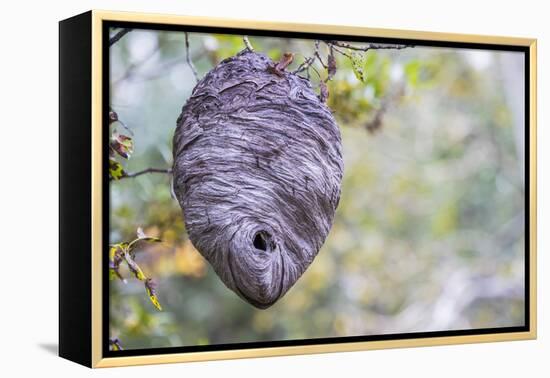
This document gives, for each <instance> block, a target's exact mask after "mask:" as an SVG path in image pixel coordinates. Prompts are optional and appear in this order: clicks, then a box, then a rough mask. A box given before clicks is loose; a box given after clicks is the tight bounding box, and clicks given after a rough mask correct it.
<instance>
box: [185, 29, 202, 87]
mask: <svg viewBox="0 0 550 378" xmlns="http://www.w3.org/2000/svg"><path fill="white" fill-rule="evenodd" d="M185 60H187V65H189V68H190V69H191V71H192V72H193V76H195V80H196V81H197V83H198V82H199V80H200V78H199V74H198V73H197V69H196V68H195V66H194V65H193V62H192V61H191V58H190V56H189V34H188V33H187V32H185Z"/></svg>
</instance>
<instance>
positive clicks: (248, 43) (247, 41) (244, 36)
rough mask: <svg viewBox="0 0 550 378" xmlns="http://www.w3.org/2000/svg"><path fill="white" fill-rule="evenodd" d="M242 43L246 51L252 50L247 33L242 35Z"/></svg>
mask: <svg viewBox="0 0 550 378" xmlns="http://www.w3.org/2000/svg"><path fill="white" fill-rule="evenodd" d="M243 43H244V45H245V47H246V49H247V50H248V51H250V52H254V47H252V44H251V43H250V40H249V39H248V36H247V35H243Z"/></svg>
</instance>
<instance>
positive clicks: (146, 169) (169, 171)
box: [119, 168, 172, 180]
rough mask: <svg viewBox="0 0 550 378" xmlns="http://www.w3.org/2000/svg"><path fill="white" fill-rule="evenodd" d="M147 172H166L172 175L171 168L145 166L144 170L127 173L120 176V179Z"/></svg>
mask: <svg viewBox="0 0 550 378" xmlns="http://www.w3.org/2000/svg"><path fill="white" fill-rule="evenodd" d="M146 173H165V174H167V175H171V174H172V169H171V168H145V169H144V170H141V171H138V172H133V173H126V174H125V175H124V176H122V177H121V178H119V180H122V179H124V178H133V177H137V176H141V175H144V174H146Z"/></svg>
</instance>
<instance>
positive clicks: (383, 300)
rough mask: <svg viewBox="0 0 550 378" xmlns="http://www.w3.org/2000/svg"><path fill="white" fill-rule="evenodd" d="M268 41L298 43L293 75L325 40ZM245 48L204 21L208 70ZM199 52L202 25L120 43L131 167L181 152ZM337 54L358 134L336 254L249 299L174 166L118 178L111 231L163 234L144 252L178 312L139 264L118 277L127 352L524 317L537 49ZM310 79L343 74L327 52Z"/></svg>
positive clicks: (115, 237)
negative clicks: (214, 262) (175, 148)
mask: <svg viewBox="0 0 550 378" xmlns="http://www.w3.org/2000/svg"><path fill="white" fill-rule="evenodd" d="M112 33H113V34H114V33H116V30H113V31H112ZM250 42H251V43H252V45H253V46H254V48H255V50H256V51H258V52H263V53H265V54H267V55H269V56H270V57H271V58H272V59H274V60H277V59H279V58H280V57H281V55H282V54H283V53H285V52H292V53H294V54H295V55H294V56H295V57H294V62H293V63H292V64H291V66H290V67H289V68H288V70H291V71H292V70H293V69H296V68H297V67H298V66H299V65H300V63H302V62H303V61H304V60H305V59H307V58H308V57H310V56H312V54H313V53H314V48H315V46H314V41H312V40H297V39H280V38H268V37H254V36H252V37H250ZM354 45H361V44H357V43H356V44H354ZM243 48H244V44H243V40H242V37H241V36H230V35H212V34H197V33H189V56H190V59H191V61H192V62H193V64H194V66H195V67H196V70H197V71H198V75H199V76H200V77H202V76H203V75H204V74H206V73H207V72H208V71H209V70H210V69H212V68H213V67H214V66H215V65H216V64H218V63H219V62H220V61H221V60H223V59H225V58H227V57H229V56H232V55H234V54H236V53H237V52H239V51H240V50H242V49H243ZM319 51H320V52H321V55H322V56H323V57H325V56H326V54H327V51H326V46H325V45H323V44H321V46H320V50H319ZM342 51H344V52H346V51H347V52H349V53H351V51H348V50H346V49H342ZM186 52H187V50H186V45H185V35H184V33H182V32H164V31H162V32H161V31H146V30H133V31H131V32H130V33H128V34H127V35H126V36H124V37H123V38H122V39H120V40H119V41H118V42H117V43H116V44H114V45H113V46H112V47H111V48H110V53H111V56H110V77H111V83H110V100H111V104H110V105H111V108H112V109H113V111H115V112H116V113H117V114H118V119H119V120H120V121H122V122H123V124H124V125H125V126H126V127H127V128H128V129H130V130H131V132H132V139H133V144H134V145H133V149H134V152H133V155H132V156H131V158H130V159H128V160H127V161H126V160H124V161H121V163H122V164H123V166H124V169H125V170H126V171H127V172H136V171H140V170H142V169H145V168H148V167H156V168H170V167H171V165H172V149H171V144H172V136H173V132H174V129H175V126H176V119H177V117H178V115H179V114H180V111H181V107H182V106H183V104H184V103H185V101H186V99H187V98H188V96H189V95H190V93H191V90H192V89H193V87H194V85H195V84H196V79H195V77H194V75H193V72H192V70H191V67H190V66H189V64H188V63H187V62H186V59H185V57H186ZM336 59H337V60H336V63H337V71H336V73H335V75H334V77H333V79H332V80H330V81H329V82H328V90H329V97H328V101H327V104H328V106H329V107H330V108H331V109H332V110H333V112H334V115H335V117H336V119H337V121H338V123H339V126H340V129H341V133H342V140H343V153H344V162H345V172H344V178H343V182H342V197H341V201H340V204H339V207H338V209H337V211H336V217H335V220H334V225H333V227H332V231H331V232H330V234H329V236H328V238H327V240H326V242H325V245H324V246H323V248H322V249H321V251H320V253H319V255H318V256H317V258H316V259H315V261H314V262H313V264H312V265H311V266H310V268H309V269H308V270H307V271H306V272H305V273H304V275H303V276H302V278H301V279H300V280H299V281H298V282H297V283H296V285H295V286H294V287H293V288H292V289H291V290H290V291H289V292H288V293H287V294H286V296H285V297H284V298H283V299H281V300H280V301H279V302H278V303H276V304H275V305H274V306H272V307H271V308H269V309H267V310H258V309H255V308H253V307H252V306H250V305H249V304H247V303H245V302H244V301H242V300H241V299H240V298H238V297H237V296H236V295H235V294H234V293H233V292H231V291H230V290H229V289H227V288H226V287H225V286H224V285H223V283H222V282H221V281H220V280H219V279H218V277H217V276H216V275H215V273H214V272H213V270H212V269H211V268H210V267H209V265H208V264H207V263H206V262H205V260H204V259H203V258H202V257H201V255H200V254H199V253H198V252H197V251H196V250H195V249H194V247H193V245H192V244H191V242H190V241H189V240H188V238H187V235H186V232H185V226H184V223H183V219H182V212H181V209H180V208H179V205H178V203H177V201H176V200H174V199H172V197H171V194H170V175H168V174H163V173H150V174H144V175H140V176H138V177H135V178H124V179H121V180H118V181H111V184H110V196H111V212H110V235H109V237H110V242H111V243H113V244H114V243H120V242H123V241H129V240H133V239H135V237H136V229H137V228H138V227H143V229H144V232H145V234H147V235H152V236H156V237H159V238H161V239H162V240H163V242H162V243H152V244H143V245H140V248H138V249H136V251H135V261H136V262H137V263H138V264H139V266H140V267H141V269H142V270H143V272H144V273H145V275H146V276H147V277H152V278H153V279H154V280H155V282H156V284H157V296H158V300H159V301H160V304H161V305H162V308H163V310H162V311H158V310H157V309H156V308H155V307H154V306H153V304H152V303H151V302H150V301H149V299H148V297H147V295H146V294H145V292H144V289H143V283H142V282H140V281H138V280H136V279H133V278H132V274H131V272H129V271H128V269H127V268H125V267H124V266H121V269H120V272H121V274H122V275H123V276H124V277H126V278H127V282H126V283H124V282H122V281H120V280H116V279H115V280H112V281H110V334H111V337H113V338H118V339H119V340H120V343H121V345H122V347H123V348H125V349H135V348H156V347H170V346H184V345H197V344H221V343H232V342H251V341H268V340H286V339H304V338H319V337H332V336H350V335H370V334H387V333H403V332H416V331H436V330H450V329H471V328H487V327H504V326H517V325H523V322H524V315H525V314H524V241H525V239H524V238H525V234H524V196H525V193H524V182H523V164H524V161H523V148H524V147H523V144H524V140H523V117H524V109H523V100H524V99H523V96H521V93H523V92H522V91H523V87H522V85H523V72H524V71H523V55H522V54H520V53H513V52H500V51H488V50H468V49H450V48H434V47H421V46H416V47H413V48H406V49H402V50H393V49H390V50H370V51H368V52H366V53H362V54H361V55H360V56H354V59H357V61H355V62H354V61H353V60H352V59H350V58H348V57H346V56H344V55H342V54H336ZM357 64H359V65H361V68H362V69H363V77H360V76H359V75H358V72H357V67H354V65H355V66H357ZM303 74H304V75H305V74H306V73H305V72H304V73H303ZM309 75H310V79H311V81H312V85H313V86H314V88H318V85H319V82H320V81H322V80H324V79H325V78H326V70H323V67H322V66H321V65H320V63H319V62H316V63H315V64H314V65H313V68H312V69H311V70H310V72H309ZM111 128H115V129H120V130H122V131H124V128H123V126H122V125H121V124H120V122H114V123H113V124H112V125H111ZM126 133H127V132H126Z"/></svg>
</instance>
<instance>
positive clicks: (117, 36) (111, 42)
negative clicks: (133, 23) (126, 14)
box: [109, 28, 132, 47]
mask: <svg viewBox="0 0 550 378" xmlns="http://www.w3.org/2000/svg"><path fill="white" fill-rule="evenodd" d="M131 31H132V29H128V28H125V29H122V30H119V31H118V32H117V33H116V34H115V35H114V36H112V37H111V38H110V39H109V47H111V46H112V45H114V44H115V43H117V42H118V41H119V40H120V39H121V38H122V37H124V36H125V35H126V34H128V33H130V32H131Z"/></svg>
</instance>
